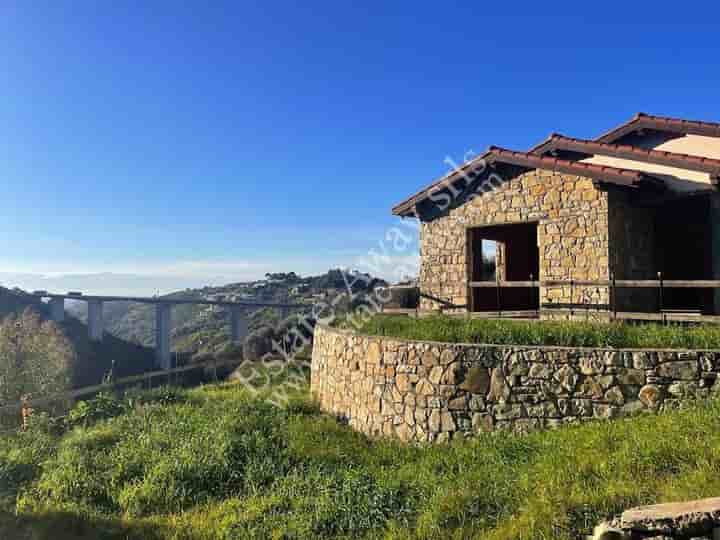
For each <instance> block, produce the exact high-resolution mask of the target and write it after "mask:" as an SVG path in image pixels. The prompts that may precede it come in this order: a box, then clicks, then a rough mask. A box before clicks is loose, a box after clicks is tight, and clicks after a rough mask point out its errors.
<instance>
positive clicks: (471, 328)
mask: <svg viewBox="0 0 720 540" xmlns="http://www.w3.org/2000/svg"><path fill="white" fill-rule="evenodd" d="M360 332H361V333H364V334H371V335H380V336H392V337H398V338H404V339H415V340H427V341H444V342H455V343H487V344H497V345H549V346H562V347H612V348H656V349H720V326H714V325H697V326H662V325H659V324H639V325H632V324H625V323H620V322H618V323H592V322H579V321H511V320H485V319H461V318H456V317H448V316H432V317H426V318H421V319H415V318H411V317H404V316H398V315H378V316H375V317H373V318H372V319H371V320H370V321H368V322H367V323H366V324H365V325H363V326H362V327H361V328H360Z"/></svg>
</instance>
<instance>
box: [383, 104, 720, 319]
mask: <svg viewBox="0 0 720 540" xmlns="http://www.w3.org/2000/svg"><path fill="white" fill-rule="evenodd" d="M719 179H720V124H719V123H710V122H696V121H688V120H679V119H673V118H666V117H657V116H650V115H646V114H638V115H636V116H635V117H634V118H632V119H631V120H630V121H628V122H626V123H624V124H622V125H621V126H619V127H617V128H615V129H613V130H611V131H609V132H608V133H606V134H604V135H602V136H600V137H598V138H596V139H594V140H583V139H576V138H568V137H564V136H561V135H557V134H553V135H551V136H550V137H549V138H548V139H547V140H546V141H544V142H542V143H541V144H539V145H537V146H535V147H534V148H532V149H531V150H530V151H528V152H516V151H511V150H506V149H502V148H498V147H490V149H489V150H488V151H487V152H486V153H485V154H483V155H482V156H479V157H477V158H475V159H472V160H470V161H468V162H466V163H464V164H463V165H461V166H460V167H458V168H456V169H455V170H453V171H451V172H450V173H449V174H447V175H446V176H444V177H442V178H440V179H439V180H437V181H435V182H433V183H432V184H431V185H430V186H428V187H426V188H425V189H423V190H421V191H420V192H418V193H416V194H415V195H413V196H411V197H409V198H408V199H406V200H405V201H403V202H402V203H400V204H398V205H396V206H395V207H394V208H393V213H394V214H395V215H398V216H401V217H403V218H416V219H418V220H419V221H420V224H421V226H420V245H421V266H420V275H419V287H420V292H421V294H422V299H421V305H420V308H421V309H426V310H434V309H438V308H440V307H442V308H444V309H447V310H450V311H455V312H466V311H470V312H477V311H494V310H496V309H498V307H500V308H501V309H503V310H538V309H539V310H540V312H541V314H543V315H547V316H549V315H550V314H551V313H552V312H553V310H555V313H559V312H560V311H557V310H562V309H563V308H565V309H568V308H569V309H571V310H572V309H577V308H579V307H587V306H588V305H589V306H592V307H593V309H598V310H601V311H602V310H609V309H611V308H615V309H616V310H618V311H630V312H654V311H657V310H658V309H659V302H660V300H659V298H658V293H657V290H656V289H650V288H646V289H631V288H626V289H614V288H610V287H609V286H606V285H603V284H602V283H600V284H597V283H596V284H593V285H588V284H584V285H583V284H582V283H577V284H571V283H570V282H571V281H572V282H583V281H600V282H602V281H605V282H608V281H609V280H612V279H613V277H614V278H615V279H616V280H651V279H658V272H661V275H662V278H663V279H664V280H703V279H720V217H719V216H720V202H719V199H718V189H717V185H718V180H719ZM493 259H494V261H493ZM496 280H498V281H529V280H540V281H541V282H543V283H542V284H541V286H540V287H539V289H538V288H532V287H527V288H503V289H501V292H502V296H501V298H500V299H499V300H498V294H497V289H496V288H494V287H487V286H483V285H487V283H484V282H487V281H496ZM553 281H554V282H556V283H552V282H553ZM557 282H562V283H557ZM611 291H612V296H613V297H612V298H611ZM662 307H663V308H664V309H677V310H692V311H699V312H702V313H704V314H717V313H719V312H720V295H718V294H717V293H716V292H715V290H714V289H691V288H674V289H667V290H666V291H665V292H664V298H663V301H662Z"/></svg>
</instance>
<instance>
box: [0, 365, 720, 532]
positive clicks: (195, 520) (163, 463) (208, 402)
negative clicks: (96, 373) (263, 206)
mask: <svg viewBox="0 0 720 540" xmlns="http://www.w3.org/2000/svg"><path fill="white" fill-rule="evenodd" d="M272 382H273V384H274V385H275V386H274V387H273V388H274V389H277V388H278V386H277V385H281V384H282V383H283V378H282V377H279V376H274V377H273V378H272ZM273 388H270V389H269V390H268V391H270V390H273ZM306 396H307V390H306V389H300V390H299V391H298V392H296V393H295V394H294V395H293V396H292V397H291V399H290V400H289V401H288V403H287V405H286V406H285V407H282V408H277V407H273V406H271V405H269V404H268V403H267V401H266V400H265V399H264V396H263V394H262V392H260V393H258V389H257V388H256V389H253V390H252V391H251V390H247V389H244V388H243V387H241V386H239V385H227V384H226V385H219V386H209V387H205V388H202V389H195V390H190V391H186V390H155V391H153V392H152V393H150V394H142V393H139V394H138V393H134V394H131V395H129V396H125V397H123V398H113V397H111V396H101V397H100V398H99V399H97V400H94V401H93V402H87V403H85V404H84V405H79V406H78V407H77V408H76V410H75V412H74V413H73V414H71V415H70V417H69V418H68V419H67V420H66V421H65V422H63V423H61V424H57V423H52V422H49V421H47V419H45V418H43V417H38V418H36V419H35V421H34V422H33V425H32V427H31V429H30V430H29V431H27V432H22V433H17V434H14V435H11V436H6V437H4V438H2V439H0V492H1V493H2V494H1V495H0V500H2V501H3V502H2V503H0V504H2V506H1V508H2V511H0V518H1V520H2V524H0V537H2V538H33V539H51V538H52V539H60V540H64V539H67V538H88V539H90V538H93V539H110V538H112V539H128V538H130V539H140V538H143V539H147V538H150V539H171V538H172V539H188V540H190V539H192V540H201V539H203V540H204V539H246V538H258V539H266V538H281V539H290V538H295V539H305V538H307V539H315V538H368V539H369V538H394V539H400V538H403V539H410V538H416V539H420V538H423V539H429V538H457V539H461V538H462V539H465V538H477V539H483V540H488V539H489V540H510V539H524V540H530V539H533V540H535V539H547V540H549V539H553V540H570V539H576V538H578V537H579V536H580V535H581V534H587V533H588V532H589V530H590V528H591V527H592V526H593V525H594V524H595V523H596V522H598V521H599V520H600V519H601V518H603V517H605V516H607V515H611V514H614V513H616V512H618V511H620V510H622V509H623V508H625V507H627V506H629V505H633V504H640V503H651V502H655V501H661V500H662V501H670V500H679V499H687V498H695V497H702V496H708V495H714V494H717V493H718V490H719V488H720V480H719V479H720V474H719V473H720V459H719V458H720V402H718V401H708V402H703V403H697V404H694V405H692V406H689V407H688V408H686V409H682V410H676V411H672V412H667V413H665V414H662V415H659V416H654V415H644V416H639V417H632V418H629V419H622V420H615V421H597V422H594V423H589V424H583V425H577V426H568V427H566V428H563V429H560V430H556V431H548V432H539V433H534V434H531V435H528V436H514V435H510V434H505V433H496V434H484V435H480V436H478V437H477V438H475V439H472V440H466V441H457V442H455V443H453V444H452V445H451V446H440V447H438V446H435V447H420V446H406V445H403V444H401V443H397V442H391V441H371V440H368V439H367V438H365V437H364V436H362V435H359V434H357V433H355V432H353V431H352V430H351V429H350V428H348V427H346V426H344V425H342V424H341V423H339V422H337V421H336V420H334V419H332V418H329V417H327V416H324V415H321V414H320V413H319V412H318V410H317V409H316V407H315V406H314V405H313V403H312V402H311V401H309V400H308V398H307V397H306Z"/></svg>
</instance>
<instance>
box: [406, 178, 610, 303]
mask: <svg viewBox="0 0 720 540" xmlns="http://www.w3.org/2000/svg"><path fill="white" fill-rule="evenodd" d="M608 200H609V197H608V193H607V192H605V191H601V190H599V189H598V188H596V187H595V186H594V185H593V182H592V180H591V179H589V178H584V177H579V176H569V175H567V174H562V173H556V172H552V171H545V170H539V169H536V170H533V171H530V172H525V173H522V174H519V175H517V176H515V177H514V178H512V179H510V180H507V181H505V182H504V183H503V184H502V186H500V187H498V188H496V189H494V190H493V191H488V192H483V193H481V194H480V195H478V196H476V197H474V198H472V199H471V200H468V201H465V202H463V203H462V204H460V205H459V206H455V207H453V208H450V209H449V210H447V211H445V212H444V213H443V214H442V215H441V216H439V217H436V218H434V219H428V220H423V221H422V223H421V229H420V246H421V266H420V280H419V283H420V289H421V291H422V292H423V293H425V294H427V295H428V296H431V297H435V298H437V299H439V300H443V301H445V302H449V303H452V304H453V305H455V306H457V309H456V311H464V310H465V309H467V305H468V301H469V290H468V281H469V279H468V267H469V253H468V240H467V237H468V234H467V231H468V229H470V228H473V227H482V226H489V225H501V224H518V223H537V237H538V238H537V241H538V247H539V253H540V268H539V271H540V275H539V279H540V280H571V279H572V280H601V279H608V278H609V260H608V257H609V255H608V253H609V249H610V248H609V240H608V208H609V206H608ZM500 260H502V257H501V258H500ZM499 273H500V275H502V268H500V269H499ZM525 279H529V277H526V278H525ZM535 279H537V276H535ZM540 302H541V304H545V303H548V302H549V303H561V304H568V303H579V302H592V303H595V304H598V303H599V304H606V305H607V304H608V302H609V299H608V288H607V287H602V288H598V287H576V288H575V289H574V290H571V288H570V287H569V286H558V287H543V288H541V291H540ZM440 305H441V304H440V303H439V302H438V301H434V300H431V299H428V298H423V299H422V301H421V306H420V307H421V309H425V310H434V309H438V308H439V307H440Z"/></svg>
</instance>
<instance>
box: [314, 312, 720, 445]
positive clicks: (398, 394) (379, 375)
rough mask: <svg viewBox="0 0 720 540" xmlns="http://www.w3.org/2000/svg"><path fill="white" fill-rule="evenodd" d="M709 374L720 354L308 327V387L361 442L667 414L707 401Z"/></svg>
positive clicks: (719, 362)
mask: <svg viewBox="0 0 720 540" xmlns="http://www.w3.org/2000/svg"><path fill="white" fill-rule="evenodd" d="M719 366H720V351H677V350H629V349H628V350H616V349H572V348H564V347H532V346H499V345H473V344H454V343H436V342H421V341H409V340H402V339H395V338H385V337H373V336H362V335H357V334H354V333H352V332H349V331H347V330H338V329H335V328H329V327H326V326H321V325H318V326H317V327H316V329H315V341H314V346H313V357H312V377H311V389H312V393H313V395H314V396H315V397H316V399H318V401H319V402H320V406H321V408H322V410H324V411H325V412H328V413H331V414H334V415H336V416H338V417H340V418H342V419H345V420H347V421H348V422H349V424H350V425H351V426H352V427H353V428H355V429H357V430H358V431H361V432H363V433H365V434H367V435H370V436H396V437H399V438H400V439H402V440H404V441H420V442H443V441H447V440H449V439H451V438H453V437H457V436H467V435H471V434H473V433H476V432H478V431H490V430H494V429H511V430H514V431H528V430H530V429H537V428H543V427H554V426H558V425H561V424H565V423H570V422H578V421H583V420H588V419H592V418H612V417H615V416H619V415H621V414H625V413H630V412H637V411H642V410H647V411H654V410H660V409H663V408H665V407H672V406H675V405H677V404H678V403H679V401H680V400H682V399H684V398H691V397H706V396H708V395H709V394H710V392H711V391H712V389H713V385H714V383H715V380H716V378H717V374H718V368H719ZM718 386H719V387H720V385H718Z"/></svg>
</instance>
